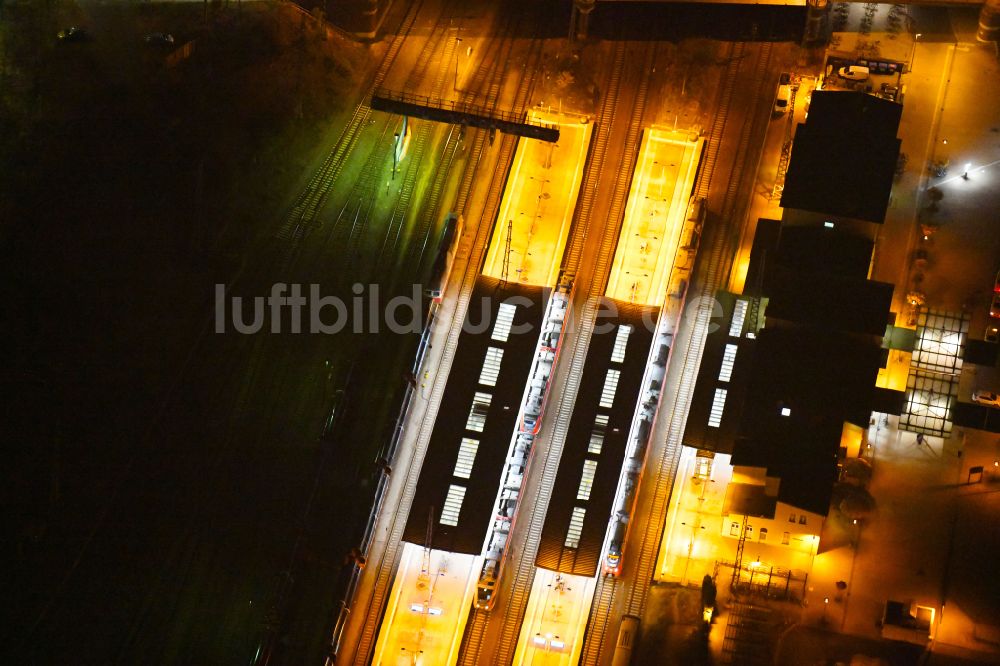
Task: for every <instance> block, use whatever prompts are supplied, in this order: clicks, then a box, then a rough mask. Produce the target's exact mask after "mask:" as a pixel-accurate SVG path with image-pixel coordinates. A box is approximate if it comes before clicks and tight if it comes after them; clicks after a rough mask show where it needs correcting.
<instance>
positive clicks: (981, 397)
mask: <svg viewBox="0 0 1000 666" xmlns="http://www.w3.org/2000/svg"><path fill="white" fill-rule="evenodd" d="M972 401H973V402H978V403H979V404H980V405H987V406H988V407H1000V395H997V394H996V393H993V392H992V391H973V392H972Z"/></svg>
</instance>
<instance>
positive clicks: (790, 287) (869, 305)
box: [764, 266, 892, 338]
mask: <svg viewBox="0 0 1000 666" xmlns="http://www.w3.org/2000/svg"><path fill="white" fill-rule="evenodd" d="M764 293H765V294H767V296H768V302H767V308H766V309H765V311H764V314H765V315H766V317H767V319H768V320H770V319H772V318H773V319H781V320H784V321H790V322H796V323H799V324H803V325H807V326H811V327H816V328H823V329H826V330H830V329H836V330H839V331H843V332H845V333H860V334H863V335H875V336H878V337H880V338H881V337H883V336H884V335H885V329H886V326H887V324H888V316H889V308H890V306H891V305H892V285H891V284H887V283H884V282H872V281H870V280H866V279H864V278H863V277H862V278H860V279H858V278H844V277H840V276H837V275H831V274H824V273H815V274H812V275H808V276H804V275H803V274H801V273H798V272H795V271H791V270H788V269H786V268H784V267H783V266H772V267H771V270H769V271H767V281H766V283H765V286H764Z"/></svg>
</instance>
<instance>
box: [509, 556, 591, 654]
mask: <svg viewBox="0 0 1000 666" xmlns="http://www.w3.org/2000/svg"><path fill="white" fill-rule="evenodd" d="M595 584H596V579H594V578H585V577H583V576H570V575H567V574H557V573H555V572H554V571H546V570H544V569H539V570H538V572H537V573H536V574H535V582H534V584H533V585H532V586H531V596H530V597H529V600H528V607H527V609H526V610H525V613H524V622H523V623H522V624H521V635H520V636H519V637H518V639H517V651H516V652H515V653H514V664H517V665H520V664H525V665H527V664H546V665H548V664H551V665H553V666H555V665H557V664H559V665H562V664H565V665H567V666H568V665H569V664H576V663H577V662H578V661H579V660H580V650H581V649H582V648H583V635H584V632H585V631H586V629H587V616H588V614H589V613H590V603H591V600H592V599H593V597H594V587H595Z"/></svg>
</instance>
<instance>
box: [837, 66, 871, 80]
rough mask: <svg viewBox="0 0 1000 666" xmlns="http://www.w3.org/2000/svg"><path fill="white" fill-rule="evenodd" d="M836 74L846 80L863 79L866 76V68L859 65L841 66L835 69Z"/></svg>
mask: <svg viewBox="0 0 1000 666" xmlns="http://www.w3.org/2000/svg"><path fill="white" fill-rule="evenodd" d="M837 76H839V77H840V78H842V79H847V80H848V81H864V80H866V79H867V78H868V68H867V67H862V66H861V65H851V66H849V67H841V68H840V69H838V70H837Z"/></svg>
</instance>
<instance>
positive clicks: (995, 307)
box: [990, 292, 1000, 318]
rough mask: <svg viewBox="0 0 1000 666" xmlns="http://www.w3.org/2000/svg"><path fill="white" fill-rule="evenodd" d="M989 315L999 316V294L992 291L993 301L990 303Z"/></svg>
mask: <svg viewBox="0 0 1000 666" xmlns="http://www.w3.org/2000/svg"><path fill="white" fill-rule="evenodd" d="M990 316H991V317H998V318H1000V294H998V293H996V292H993V302H992V303H990Z"/></svg>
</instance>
